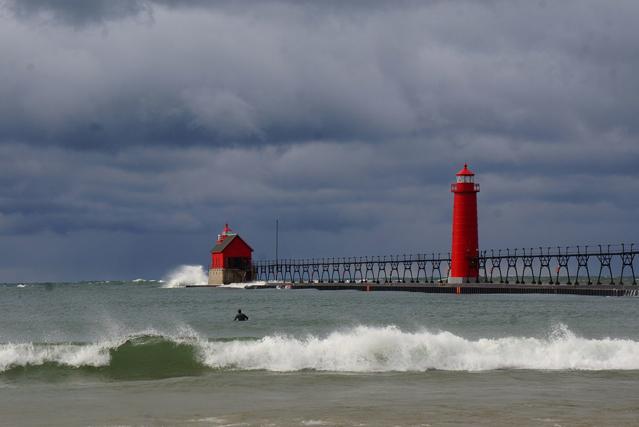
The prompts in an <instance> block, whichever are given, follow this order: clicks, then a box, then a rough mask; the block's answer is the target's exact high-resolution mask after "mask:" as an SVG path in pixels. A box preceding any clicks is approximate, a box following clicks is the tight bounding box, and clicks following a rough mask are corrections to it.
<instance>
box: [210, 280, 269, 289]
mask: <svg viewBox="0 0 639 427" xmlns="http://www.w3.org/2000/svg"><path fill="white" fill-rule="evenodd" d="M271 283H273V282H264V281H257V282H243V283H229V284H227V285H220V286H218V288H232V289H245V288H247V287H251V288H254V287H258V286H266V285H269V284H271Z"/></svg>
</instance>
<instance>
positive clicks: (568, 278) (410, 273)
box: [253, 243, 639, 285]
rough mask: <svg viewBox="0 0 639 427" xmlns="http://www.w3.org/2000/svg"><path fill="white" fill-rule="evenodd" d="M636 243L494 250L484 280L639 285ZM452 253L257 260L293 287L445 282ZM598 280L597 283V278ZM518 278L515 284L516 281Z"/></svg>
mask: <svg viewBox="0 0 639 427" xmlns="http://www.w3.org/2000/svg"><path fill="white" fill-rule="evenodd" d="M637 254H639V250H637V249H635V244H634V243H633V244H624V243H622V244H619V245H587V246H565V247H564V246H555V247H537V248H521V249H519V248H518V249H495V250H493V249H490V250H484V251H481V252H480V255H479V257H478V258H477V262H478V264H479V278H478V280H479V282H483V283H516V284H526V283H531V284H556V285H559V284H569V285H570V284H573V285H580V284H583V285H585V284H588V285H592V284H597V285H601V284H604V282H605V284H610V285H615V284H619V285H624V284H632V285H636V284H637V279H636V276H635V269H634V263H635V256H636V255H637ZM450 263H451V260H450V254H449V253H448V254H441V253H437V254H435V253H431V254H415V255H387V256H369V257H341V258H316V259H289V260H278V261H256V262H255V263H254V265H253V266H254V269H255V278H256V279H257V280H266V281H268V280H274V281H277V280H281V281H284V282H290V283H315V282H316V283H353V282H355V283H358V282H371V283H440V282H443V281H445V280H446V278H447V276H448V272H449V270H450ZM595 277H596V279H595ZM513 279H514V280H513Z"/></svg>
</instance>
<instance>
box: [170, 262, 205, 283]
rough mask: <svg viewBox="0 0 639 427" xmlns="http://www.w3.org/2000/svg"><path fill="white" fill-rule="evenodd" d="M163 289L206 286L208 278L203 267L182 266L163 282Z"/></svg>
mask: <svg viewBox="0 0 639 427" xmlns="http://www.w3.org/2000/svg"><path fill="white" fill-rule="evenodd" d="M162 282H163V283H164V285H162V287H163V288H182V287H184V286H186V285H192V286H204V285H206V284H207V283H208V277H207V275H206V272H205V271H204V267H202V266H201V265H181V266H179V267H177V268H176V269H175V270H173V271H171V272H170V273H169V274H168V275H167V277H166V278H165V279H164V280H163V281H162Z"/></svg>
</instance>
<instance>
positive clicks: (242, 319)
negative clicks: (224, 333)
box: [233, 313, 248, 322]
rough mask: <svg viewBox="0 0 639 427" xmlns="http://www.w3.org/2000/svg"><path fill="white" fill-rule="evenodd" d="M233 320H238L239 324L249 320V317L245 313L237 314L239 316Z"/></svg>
mask: <svg viewBox="0 0 639 427" xmlns="http://www.w3.org/2000/svg"><path fill="white" fill-rule="evenodd" d="M233 320H237V321H239V322H243V321H245V320H248V316H247V315H246V314H244V313H237V316H235V319H233Z"/></svg>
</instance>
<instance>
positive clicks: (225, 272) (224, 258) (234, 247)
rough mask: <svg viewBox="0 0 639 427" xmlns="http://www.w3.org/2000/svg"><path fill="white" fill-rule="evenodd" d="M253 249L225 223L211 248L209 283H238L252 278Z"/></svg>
mask: <svg viewBox="0 0 639 427" xmlns="http://www.w3.org/2000/svg"><path fill="white" fill-rule="evenodd" d="M252 252H253V249H252V248H251V247H250V246H249V245H248V244H247V243H246V242H245V241H244V240H243V239H242V238H241V237H240V236H239V235H238V234H237V233H234V232H233V230H231V229H230V228H229V225H228V224H225V226H224V230H223V231H222V233H221V234H218V236H217V241H216V242H215V247H214V248H213V249H212V250H211V268H210V269H209V285H221V284H227V283H240V282H246V281H250V280H252V279H253V266H252V262H251V256H252Z"/></svg>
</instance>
